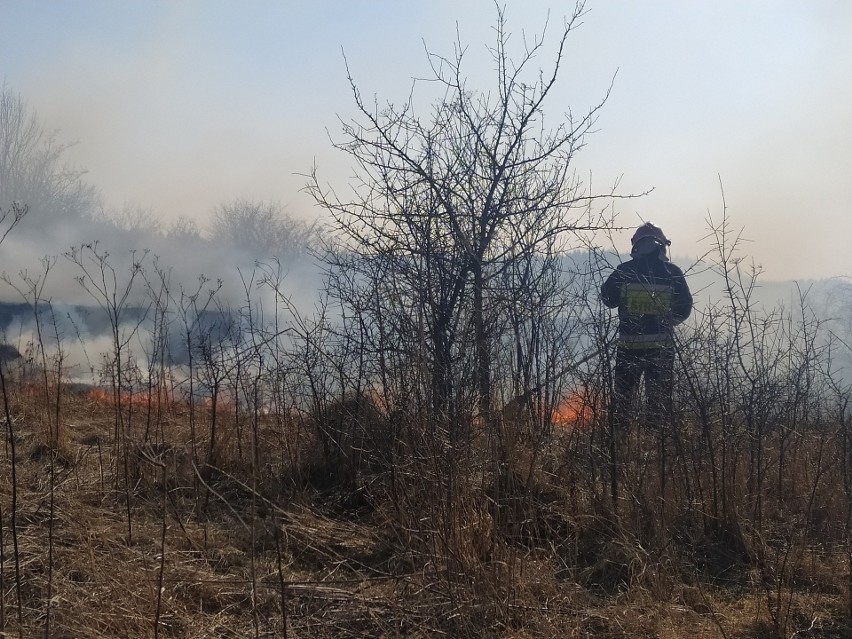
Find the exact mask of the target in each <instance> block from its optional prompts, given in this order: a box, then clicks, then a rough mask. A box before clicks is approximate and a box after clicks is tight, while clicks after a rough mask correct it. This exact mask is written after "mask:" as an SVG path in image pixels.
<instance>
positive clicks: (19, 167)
mask: <svg viewBox="0 0 852 639" xmlns="http://www.w3.org/2000/svg"><path fill="white" fill-rule="evenodd" d="M68 148H69V145H68V144H63V143H61V142H59V140H58V136H57V133H56V132H51V131H48V130H47V129H45V128H44V125H43V124H42V122H41V120H40V119H39V117H38V115H37V114H36V112H35V111H34V110H33V109H31V108H30V107H29V106H28V105H27V104H26V102H24V100H23V99H22V98H21V97H20V96H19V95H16V94H14V93H12V92H11V91H10V90H9V89H8V88H7V87H5V86H0V208H1V209H10V208H11V207H12V205H13V204H14V203H15V202H17V203H19V205H21V206H28V207H29V209H30V212H31V214H32V215H33V216H35V218H36V219H43V217H44V216H46V215H49V216H51V217H52V218H54V219H61V218H69V217H70V218H79V217H85V216H89V215H91V214H92V213H93V212H94V211H95V209H96V206H97V203H98V196H97V192H96V191H95V189H94V187H93V186H91V185H90V184H87V183H86V182H85V181H84V180H83V175H84V174H85V171H83V170H81V169H77V168H74V167H71V166H69V165H68V164H67V163H65V156H66V151H67V150H68Z"/></svg>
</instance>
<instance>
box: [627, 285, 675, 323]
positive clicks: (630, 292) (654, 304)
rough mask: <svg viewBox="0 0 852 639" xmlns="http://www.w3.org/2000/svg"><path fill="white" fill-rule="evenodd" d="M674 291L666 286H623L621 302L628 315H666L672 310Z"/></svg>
mask: <svg viewBox="0 0 852 639" xmlns="http://www.w3.org/2000/svg"><path fill="white" fill-rule="evenodd" d="M673 294H674V289H673V288H672V287H671V286H669V285H666V284H636V283H631V284H625V285H624V287H623V289H622V301H623V303H624V307H625V310H626V311H627V312H628V313H629V314H630V315H666V314H668V313H671V310H672V296H673Z"/></svg>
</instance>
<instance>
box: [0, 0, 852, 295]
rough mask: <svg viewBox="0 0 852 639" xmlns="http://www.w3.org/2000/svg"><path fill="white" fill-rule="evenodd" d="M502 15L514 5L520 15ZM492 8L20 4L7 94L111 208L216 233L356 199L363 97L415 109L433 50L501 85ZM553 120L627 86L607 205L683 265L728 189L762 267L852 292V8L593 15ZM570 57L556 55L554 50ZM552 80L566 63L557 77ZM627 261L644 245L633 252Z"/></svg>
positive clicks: (475, 4)
mask: <svg viewBox="0 0 852 639" xmlns="http://www.w3.org/2000/svg"><path fill="white" fill-rule="evenodd" d="M499 1H500V2H501V3H502V2H503V1H504V0H499ZM573 6H574V5H573V3H566V2H558V1H555V0H553V1H550V2H547V1H543V0H505V7H506V17H507V20H508V23H509V29H510V30H511V31H512V32H513V33H515V34H516V37H515V40H514V43H515V44H516V45H519V44H520V36H521V31H522V30H526V32H527V33H529V34H532V33H535V32H538V31H540V30H541V28H542V27H543V25H544V23H545V20H546V19H547V16H548V11H549V12H550V21H551V23H552V24H551V32H550V35H551V36H555V35H556V34H557V31H558V29H557V28H556V27H558V26H559V24H560V23H561V20H562V17H563V16H564V15H565V14H567V13H570V12H571V10H572V8H573ZM494 7H495V5H494V3H493V2H492V1H491V0H429V1H428V2H427V1H425V0H423V1H419V2H413V1H409V2H404V1H401V0H337V1H335V2H332V1H324V0H276V1H271V0H270V1H265V2H259V1H242V2H237V1H236V0H231V1H225V0H218V1H217V0H181V1H177V0H174V1H172V0H169V1H158V0H145V1H144V2H143V1H141V0H139V1H135V2H130V1H121V2H116V1H115V0H98V1H95V0H63V1H62V2H58V1H47V0H39V1H28V2H24V1H23V0H0V82H5V84H6V86H7V89H11V90H12V91H14V92H17V93H20V94H21V96H22V97H23V98H24V100H25V101H26V102H27V103H28V104H29V105H30V106H32V107H33V108H35V109H36V110H37V111H38V113H39V115H40V116H41V118H42V121H43V122H44V124H45V125H47V126H48V127H49V128H56V129H58V130H59V131H60V135H59V137H60V139H61V140H64V141H76V142H77V144H76V146H75V147H74V148H73V149H72V150H71V151H70V152H69V154H68V158H69V159H70V160H71V161H73V163H75V164H76V165H78V166H81V167H84V168H86V169H88V180H89V181H90V182H91V183H93V184H95V185H96V186H97V187H99V189H100V190H101V192H102V194H103V196H104V199H105V201H106V204H107V205H108V206H109V207H113V208H116V209H117V208H121V207H122V206H123V205H124V204H125V203H131V204H134V205H138V206H141V207H144V208H150V209H152V210H153V211H155V212H156V214H157V215H159V216H160V217H161V218H163V219H164V220H168V219H170V218H174V217H177V216H179V215H184V216H189V217H194V218H197V219H198V220H200V221H202V223H203V221H204V220H205V219H206V217H207V216H209V214H210V211H211V210H212V209H213V208H214V207H215V206H216V205H217V204H220V203H223V202H225V201H228V200H231V199H233V198H235V197H239V196H241V197H248V198H252V199H260V200H278V201H281V202H282V203H284V204H285V205H287V207H288V209H289V210H290V211H291V212H292V213H293V214H296V215H300V216H305V217H310V216H315V215H317V211H316V210H315V208H314V207H313V205H312V203H311V202H310V201H309V200H308V199H307V198H306V196H305V195H303V194H302V193H300V188H301V187H302V185H303V184H304V181H305V180H304V178H302V177H300V176H299V175H298V174H300V173H305V172H307V171H308V170H309V169H310V167H311V165H312V164H313V163H314V162H316V164H317V166H318V169H319V172H320V175H321V176H322V177H323V178H324V179H325V180H326V181H329V182H331V183H333V184H335V185H338V186H341V185H343V184H345V182H346V180H347V176H348V175H349V172H348V170H347V167H348V159H347V158H346V157H345V156H341V155H340V154H339V153H337V152H335V151H334V150H333V149H332V148H331V145H330V143H329V139H328V135H329V134H331V135H332V136H335V135H336V133H337V131H338V130H339V127H338V124H337V122H338V120H337V118H338V116H340V117H343V118H348V117H351V116H352V115H354V105H353V101H352V98H351V95H350V93H349V89H348V85H347V82H346V75H345V66H344V59H343V54H342V51H345V54H346V57H347V59H348V62H349V65H350V68H351V71H352V73H353V75H354V77H355V79H356V81H357V82H358V83H359V84H360V87H361V90H362V93H363V94H365V95H367V96H371V95H376V96H378V98H379V99H380V100H382V101H388V100H389V101H393V102H401V101H403V100H404V99H405V98H406V97H407V95H408V92H409V89H410V85H411V79H412V78H413V77H423V76H426V75H428V67H427V60H426V56H425V54H424V43H425V45H426V46H427V47H428V48H429V49H430V50H432V51H435V52H438V53H445V54H449V55H451V54H452V45H453V41H454V39H455V37H456V31H457V30H458V34H459V36H460V38H461V40H462V42H463V43H465V44H468V45H470V60H469V65H468V66H467V67H466V74H467V75H468V77H469V78H470V80H471V85H472V86H474V87H479V88H483V89H487V88H489V87H490V86H492V82H491V80H492V78H493V72H492V67H491V65H490V64H489V60H488V57H487V55H486V49H485V47H486V45H488V44H490V43H491V42H492V39H493V38H492V36H493V34H492V27H493V24H494V17H495V13H496V12H495V8H494ZM586 8H587V9H588V13H587V15H586V16H585V18H584V20H583V25H582V26H581V27H580V28H579V30H578V31H576V32H575V33H574V34H573V36H572V37H571V39H570V40H569V48H568V54H567V57H566V60H565V66H564V68H563V73H562V76H561V80H560V82H559V84H558V86H557V89H556V92H555V93H554V94H553V95H552V97H551V99H550V101H549V103H547V104H546V105H545V109H546V112H547V116H548V121H549V122H550V123H552V124H556V123H557V122H558V121H559V119H560V117H561V114H562V113H564V112H565V111H567V110H568V109H569V108H570V109H572V110H573V111H574V112H581V111H585V110H587V109H588V108H589V107H590V106H591V105H593V104H595V103H597V102H598V101H599V100H600V98H601V97H602V96H603V95H604V93H605V92H606V90H607V88H608V87H609V85H610V82H611V81H612V78H613V76H615V81H614V86H613V91H612V94H611V96H610V98H609V101H608V102H607V104H606V105H605V106H604V108H603V110H602V112H601V114H600V118H599V120H598V122H597V126H596V133H595V134H594V135H592V136H590V137H589V138H588V140H587V147H586V148H585V149H583V151H582V152H581V154H580V155H579V156H578V157H577V168H578V169H579V170H580V171H581V172H582V173H583V175H584V176H585V177H588V176H589V175H591V176H592V181H593V184H594V185H597V186H598V187H600V188H601V189H603V188H605V187H607V186H608V185H609V184H610V183H612V182H613V180H615V179H616V178H618V177H619V176H621V178H622V181H621V191H622V192H624V193H628V192H640V191H644V190H647V189H651V188H653V189H654V190H653V192H652V193H651V194H650V195H648V196H647V197H644V198H641V199H638V200H626V201H619V202H617V203H616V209H617V211H619V212H620V214H621V217H620V220H621V222H622V223H623V224H624V225H634V224H636V223H638V222H639V220H640V219H645V220H651V221H653V222H655V223H657V224H660V225H661V226H663V228H664V229H665V231H666V232H667V233H668V235H669V236H670V237H671V238H672V240H673V242H674V245H673V247H672V248H673V252H674V253H675V254H676V255H697V254H699V253H701V252H703V249H704V248H706V246H707V244H706V242H705V243H702V242H701V238H702V237H703V236H704V235H706V224H705V219H706V217H707V215H708V213H712V214H713V215H716V216H720V215H721V211H722V197H721V189H720V181H721V185H722V186H723V187H724V191H725V197H726V200H727V205H728V213H729V216H730V217H731V219H732V221H733V223H734V224H735V225H738V226H745V236H746V237H747V238H749V239H750V240H752V241H751V242H750V243H749V244H748V246H747V247H746V248H747V250H748V253H749V254H750V255H752V256H754V258H755V260H756V261H757V262H759V263H761V264H762V265H763V266H764V267H765V269H766V273H767V277H770V278H773V279H787V278H809V277H826V276H834V275H852V246H850V245H852V215H850V205H852V175H851V174H852V81H850V80H851V79H852V3H850V2H848V1H847V0H808V1H805V0H795V1H793V0H713V1H712V2H711V1H709V0H701V1H699V0H693V1H689V0H629V1H628V0H621V1H616V0H589V1H588V2H587V4H586ZM549 41H550V42H551V43H552V42H553V41H554V39H553V38H550V40H549ZM539 63H540V65H541V66H544V67H547V66H548V65H549V63H550V56H547V55H545V56H542V57H541V58H540V59H539ZM621 241H622V242H624V243H625V244H626V243H627V239H626V236H624V237H623V238H622V240H621Z"/></svg>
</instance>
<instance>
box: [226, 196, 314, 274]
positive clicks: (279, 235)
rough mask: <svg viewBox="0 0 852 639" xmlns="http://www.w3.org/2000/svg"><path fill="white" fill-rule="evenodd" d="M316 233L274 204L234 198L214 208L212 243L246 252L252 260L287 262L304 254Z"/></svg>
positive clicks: (311, 227) (303, 222)
mask: <svg viewBox="0 0 852 639" xmlns="http://www.w3.org/2000/svg"><path fill="white" fill-rule="evenodd" d="M316 233H317V226H316V224H314V223H309V222H305V221H302V220H298V219H296V218H294V217H292V216H291V215H289V214H288V213H287V212H286V211H285V210H284V207H283V206H282V205H281V204H280V203H277V202H256V201H253V200H246V199H242V198H237V199H235V200H233V201H232V202H229V203H227V204H222V205H220V206H219V207H217V208H216V210H215V212H214V215H213V222H212V226H211V229H210V235H211V239H212V240H213V241H215V242H223V243H225V244H227V245H228V246H230V247H233V248H236V249H240V250H243V251H246V252H248V253H249V254H250V255H251V256H252V257H253V258H270V257H279V258H282V259H285V260H286V259H290V258H292V257H294V256H297V255H302V254H304V253H305V251H306V250H307V248H308V247H309V246H310V245H311V244H312V243H313V241H314V239H315V236H316Z"/></svg>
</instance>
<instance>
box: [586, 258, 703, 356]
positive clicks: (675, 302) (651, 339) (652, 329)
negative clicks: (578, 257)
mask: <svg viewBox="0 0 852 639" xmlns="http://www.w3.org/2000/svg"><path fill="white" fill-rule="evenodd" d="M601 300H602V301H603V303H604V304H606V305H607V306H608V307H609V308H616V307H618V319H619V323H618V335H619V347H622V348H662V347H668V346H671V345H672V343H673V329H674V327H675V326H676V325H677V324H680V323H681V322H682V321H683V320H685V319H686V318H687V317H689V314H690V313H691V312H692V293H690V291H689V286H687V284H686V278H685V277H684V276H683V271H681V270H680V269H679V268H678V267H677V266H675V265H674V264H672V263H671V262H666V261H663V260H662V259H660V256H659V255H658V254H656V253H655V254H652V255H647V256H641V257H635V258H633V259H632V260H629V261H627V262H624V263H623V264H619V266H618V267H617V268H616V269H615V270H614V271H613V272H612V273H611V274H610V276H609V277H608V278H607V280H606V282H604V284H603V286H602V287H601Z"/></svg>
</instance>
